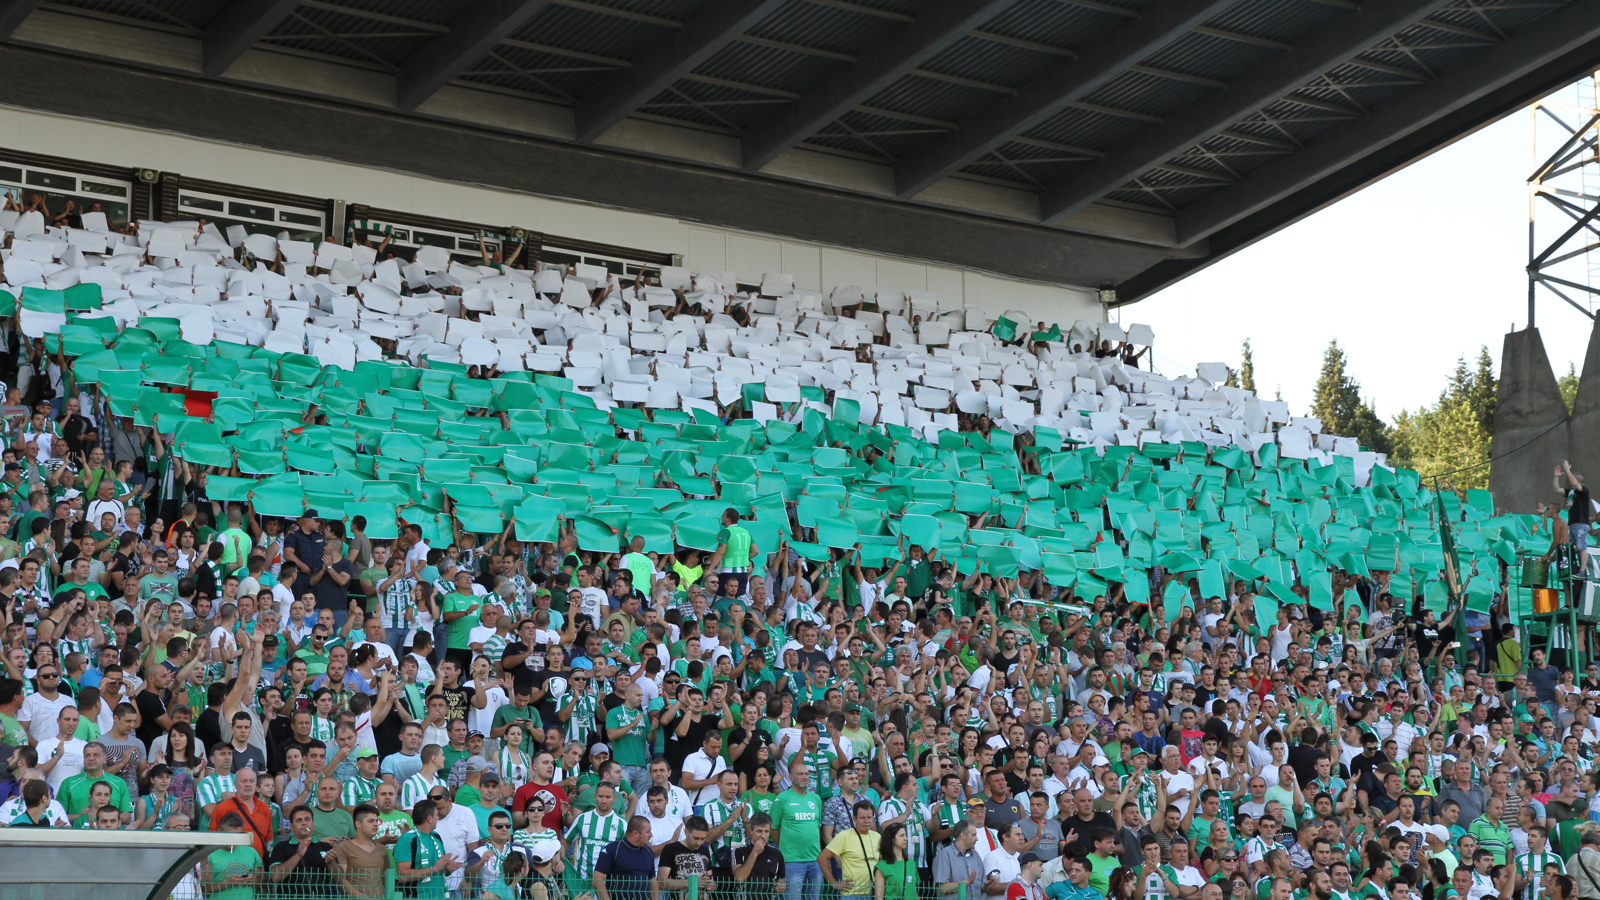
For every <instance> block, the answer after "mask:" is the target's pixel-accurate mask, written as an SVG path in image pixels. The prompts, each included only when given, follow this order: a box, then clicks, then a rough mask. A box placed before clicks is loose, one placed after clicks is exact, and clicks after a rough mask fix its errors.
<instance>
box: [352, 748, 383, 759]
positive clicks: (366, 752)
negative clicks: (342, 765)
mask: <svg viewBox="0 0 1600 900" xmlns="http://www.w3.org/2000/svg"><path fill="white" fill-rule="evenodd" d="M377 755H378V751H376V750H374V749H372V748H371V747H362V748H361V749H360V750H357V751H356V759H372V758H373V757H375V756H377Z"/></svg>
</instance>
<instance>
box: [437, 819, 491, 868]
mask: <svg viewBox="0 0 1600 900" xmlns="http://www.w3.org/2000/svg"><path fill="white" fill-rule="evenodd" d="M434 834H437V835H438V836H439V839H440V840H442V841H444V852H445V853H448V854H450V855H451V856H454V857H455V858H456V859H466V858H467V845H468V844H470V843H472V842H474V841H477V840H481V839H482V838H483V833H482V832H481V831H479V830H478V817H477V816H475V815H473V814H472V810H470V809H468V808H467V807H466V806H464V805H462V804H460V803H452V804H451V805H450V815H448V816H444V817H442V818H441V819H439V825H438V828H437V829H436V830H435V831H434ZM461 874H462V872H461V870H460V869H457V870H455V871H454V872H452V873H450V874H449V875H448V876H446V878H445V884H446V885H450V884H451V881H450V879H452V878H454V879H455V882H454V883H455V885H460V883H461Z"/></svg>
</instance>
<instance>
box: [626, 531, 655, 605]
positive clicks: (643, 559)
mask: <svg viewBox="0 0 1600 900" xmlns="http://www.w3.org/2000/svg"><path fill="white" fill-rule="evenodd" d="M622 568H624V569H627V570H628V571H629V572H632V573H633V586H634V587H636V588H638V589H639V590H640V591H642V592H644V595H645V596H647V597H648V596H650V585H651V584H652V583H653V582H654V580H655V578H654V574H655V566H653V565H651V564H650V557H648V556H645V555H644V538H643V537H640V536H638V535H635V536H634V538H633V540H632V541H629V542H628V552H627V553H625V554H623V556H622Z"/></svg>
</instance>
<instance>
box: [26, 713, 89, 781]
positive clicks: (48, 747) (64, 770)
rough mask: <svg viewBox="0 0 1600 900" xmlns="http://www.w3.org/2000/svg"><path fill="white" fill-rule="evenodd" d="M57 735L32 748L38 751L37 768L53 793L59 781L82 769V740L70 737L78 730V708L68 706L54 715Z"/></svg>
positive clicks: (83, 743)
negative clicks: (57, 727) (57, 728)
mask: <svg viewBox="0 0 1600 900" xmlns="http://www.w3.org/2000/svg"><path fill="white" fill-rule="evenodd" d="M56 724H57V725H58V726H59V730H58V731H57V732H56V734H57V736H56V737H52V738H49V739H47V740H43V741H40V742H39V744H38V746H37V747H36V748H34V749H36V750H38V751H39V770H40V771H41V772H43V773H44V776H45V780H46V781H48V782H49V783H50V791H51V793H54V792H55V791H57V790H59V789H60V788H61V782H63V781H66V780H67V779H68V778H71V777H72V776H74V775H77V774H78V773H80V772H82V771H83V748H84V745H85V742H84V741H81V740H79V739H77V738H75V737H72V734H73V732H75V731H77V730H78V708H77V707H76V706H68V707H66V708H65V709H63V710H61V712H60V714H58V715H57V716H56Z"/></svg>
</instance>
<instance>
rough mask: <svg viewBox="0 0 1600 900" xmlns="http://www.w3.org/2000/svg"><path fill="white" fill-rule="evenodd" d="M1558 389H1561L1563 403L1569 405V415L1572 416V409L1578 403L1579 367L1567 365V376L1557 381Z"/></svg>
mask: <svg viewBox="0 0 1600 900" xmlns="http://www.w3.org/2000/svg"><path fill="white" fill-rule="evenodd" d="M1556 387H1558V388H1560V389H1561V402H1563V403H1565V404H1566V405H1567V415H1569V416H1570V415H1572V407H1573V405H1574V404H1576V403H1577V402H1578V367H1577V366H1576V365H1573V364H1572V363H1570V362H1569V363H1567V374H1565V375H1563V376H1561V377H1560V378H1557V379H1556Z"/></svg>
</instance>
